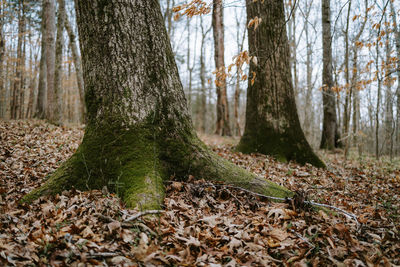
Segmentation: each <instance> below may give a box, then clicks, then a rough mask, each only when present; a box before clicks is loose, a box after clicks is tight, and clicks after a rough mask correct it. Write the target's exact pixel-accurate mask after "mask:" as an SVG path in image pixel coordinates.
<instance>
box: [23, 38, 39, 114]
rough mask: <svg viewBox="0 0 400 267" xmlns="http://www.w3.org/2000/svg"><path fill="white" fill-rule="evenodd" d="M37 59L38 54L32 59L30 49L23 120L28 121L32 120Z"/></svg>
mask: <svg viewBox="0 0 400 267" xmlns="http://www.w3.org/2000/svg"><path fill="white" fill-rule="evenodd" d="M31 38H32V34H31V33H29V43H30V42H31ZM37 57H38V54H37V53H36V54H35V58H33V51H32V49H30V55H29V65H30V68H29V69H30V73H29V74H30V75H29V76H30V79H29V87H28V89H29V91H28V92H29V96H28V106H27V108H26V113H25V118H27V119H30V118H32V115H33V114H32V113H33V110H34V108H35V107H34V103H35V86H36V77H37V72H38V66H37Z"/></svg>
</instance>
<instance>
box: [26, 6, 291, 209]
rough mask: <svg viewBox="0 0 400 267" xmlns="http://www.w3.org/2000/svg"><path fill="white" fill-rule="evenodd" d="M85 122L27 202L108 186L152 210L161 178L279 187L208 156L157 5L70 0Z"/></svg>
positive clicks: (269, 190)
mask: <svg viewBox="0 0 400 267" xmlns="http://www.w3.org/2000/svg"><path fill="white" fill-rule="evenodd" d="M75 3H76V11H77V12H76V13H77V22H78V29H79V37H80V39H79V43H80V45H81V51H82V56H83V58H82V62H83V74H84V80H85V88H86V92H85V94H86V95H85V99H86V100H87V101H86V105H87V111H88V114H87V115H88V116H87V124H86V130H85V135H84V138H83V141H82V144H81V145H80V147H79V148H78V150H77V152H76V153H75V154H74V155H73V156H72V157H71V158H70V159H69V160H67V161H66V162H65V163H64V164H63V165H62V166H61V167H60V168H59V169H58V170H57V171H56V172H54V173H53V175H52V176H51V177H50V178H49V179H48V180H47V181H46V183H45V184H44V185H43V186H42V187H41V188H39V189H37V190H35V191H33V192H32V193H30V194H29V195H27V196H26V197H25V198H24V200H25V201H29V200H32V199H34V198H36V197H38V196H40V195H43V194H56V193H59V192H62V191H63V190H65V189H68V188H71V187H72V186H74V187H75V188H77V189H80V190H86V189H87V188H102V187H104V186H108V187H110V190H111V191H113V192H117V193H118V194H119V195H120V196H121V197H122V198H123V200H124V201H125V202H126V203H127V205H129V206H131V207H132V206H133V207H135V206H136V205H137V206H139V207H140V208H156V207H159V206H160V204H161V200H162V196H163V194H164V190H163V180H164V179H169V178H170V177H171V176H175V177H176V178H177V179H186V178H187V177H188V175H193V176H194V177H196V178H199V179H200V178H204V179H213V180H220V181H226V182H229V183H232V184H237V185H239V184H240V186H242V187H245V188H248V189H250V190H254V191H257V192H262V193H264V194H269V195H280V196H289V195H291V193H290V192H288V191H287V190H286V189H284V188H282V187H280V186H278V185H276V184H273V183H271V182H267V181H266V180H264V179H261V178H258V177H256V176H255V175H253V174H250V173H248V172H246V171H245V170H244V169H241V168H239V167H237V166H235V165H234V164H232V163H230V162H228V161H226V160H224V159H222V158H220V157H218V156H217V155H216V154H214V153H213V152H211V151H210V150H209V149H208V148H207V147H206V146H205V145H204V144H203V143H202V142H201V141H200V140H199V139H198V138H197V136H196V133H195V131H194V129H193V125H192V121H191V118H190V114H189V111H188V108H187V102H186V99H185V95H184V92H183V87H182V83H181V81H180V80H179V74H178V69H177V66H176V63H175V59H174V54H173V52H172V48H171V45H170V42H169V40H168V35H167V31H166V28H165V24H164V22H163V18H162V14H161V9H160V6H159V3H158V0H148V1H138V0H130V1H123V2H121V1H113V2H111V1H104V0H91V1H78V0H77V1H76V2H75Z"/></svg>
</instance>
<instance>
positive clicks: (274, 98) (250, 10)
mask: <svg viewBox="0 0 400 267" xmlns="http://www.w3.org/2000/svg"><path fill="white" fill-rule="evenodd" d="M246 9H247V20H248V21H250V20H251V19H253V18H254V17H255V16H258V17H259V18H261V19H262V23H261V24H260V25H259V26H258V28H257V29H256V30H255V29H254V27H252V28H249V29H248V41H249V52H250V55H251V56H256V57H257V58H258V59H259V62H258V64H257V65H256V64H254V62H251V63H250V74H251V75H254V74H256V78H255V80H254V83H253V82H252V81H251V79H249V82H248V89H247V106H246V107H247V108H246V125H245V129H244V134H243V137H242V138H241V140H240V143H239V146H238V150H239V151H242V152H244V153H250V152H259V153H263V154H269V155H273V156H275V157H276V158H277V159H278V160H282V161H288V160H294V161H297V162H298V163H301V164H305V163H311V164H313V165H315V166H318V167H323V166H325V165H324V163H323V162H322V161H321V160H320V159H319V158H318V157H317V156H316V155H315V154H314V152H313V151H312V149H311V147H310V145H309V144H308V142H307V140H306V138H305V136H304V133H303V131H302V129H301V126H300V122H299V117H298V114H297V108H296V103H295V96H294V91H293V84H292V74H291V70H290V67H289V66H290V63H289V56H290V52H289V42H288V39H287V35H286V27H285V16H284V14H285V13H284V6H283V0H279V1H276V0H269V1H264V2H263V1H257V2H254V1H253V0H247V1H246Z"/></svg>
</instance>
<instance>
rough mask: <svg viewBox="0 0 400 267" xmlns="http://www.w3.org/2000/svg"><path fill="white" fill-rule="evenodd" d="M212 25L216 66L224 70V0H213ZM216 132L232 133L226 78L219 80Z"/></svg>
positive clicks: (220, 133) (222, 133)
mask: <svg viewBox="0 0 400 267" xmlns="http://www.w3.org/2000/svg"><path fill="white" fill-rule="evenodd" d="M212 26H213V33H214V60H215V68H216V69H217V70H222V69H225V56H224V54H225V44H224V11H223V8H222V0H214V1H213V14H212ZM215 133H216V134H219V135H223V136H224V135H229V136H230V135H231V129H230V126H229V106H228V95H227V93H226V79H223V80H222V81H221V80H219V82H218V84H217V125H216V130H215Z"/></svg>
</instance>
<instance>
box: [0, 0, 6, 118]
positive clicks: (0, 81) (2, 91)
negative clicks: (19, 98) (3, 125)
mask: <svg viewBox="0 0 400 267" xmlns="http://www.w3.org/2000/svg"><path fill="white" fill-rule="evenodd" d="M3 16H4V11H3V6H2V4H1V3H0V118H6V111H7V109H6V106H7V101H6V100H7V95H6V87H5V86H4V77H3V76H4V74H3V69H4V61H5V60H4V59H5V57H4V54H5V47H6V41H5V38H4V33H3V25H4V20H3V18H2V17H3Z"/></svg>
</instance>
